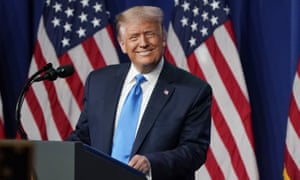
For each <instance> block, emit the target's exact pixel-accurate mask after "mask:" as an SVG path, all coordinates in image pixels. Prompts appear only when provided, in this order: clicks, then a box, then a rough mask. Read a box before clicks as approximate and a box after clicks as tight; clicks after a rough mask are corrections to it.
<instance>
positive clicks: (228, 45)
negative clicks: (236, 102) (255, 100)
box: [214, 26, 249, 102]
mask: <svg viewBox="0 0 300 180" xmlns="http://www.w3.org/2000/svg"><path fill="white" fill-rule="evenodd" d="M214 36H215V39H216V42H217V44H218V47H219V48H220V51H221V52H222V54H223V56H224V58H225V59H226V62H227V64H228V65H229V68H230V70H231V72H232V73H233V75H234V78H235V80H236V81H237V82H238V84H239V86H240V88H241V90H242V92H243V94H244V96H245V97H246V98H247V100H248V102H249V97H248V91H247V88H246V83H245V79H244V73H243V71H242V65H241V62H240V58H239V55H238V52H237V49H236V46H235V44H234V42H233V41H232V39H231V37H230V35H229V34H228V32H227V30H226V29H225V26H220V27H219V28H217V29H216V30H215V32H214Z"/></svg>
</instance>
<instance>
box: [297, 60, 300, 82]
mask: <svg viewBox="0 0 300 180" xmlns="http://www.w3.org/2000/svg"><path fill="white" fill-rule="evenodd" d="M296 75H297V76H298V77H299V78H300V59H299V60H298V66H297V73H296Z"/></svg>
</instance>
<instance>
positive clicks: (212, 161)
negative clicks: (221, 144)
mask: <svg viewBox="0 0 300 180" xmlns="http://www.w3.org/2000/svg"><path fill="white" fill-rule="evenodd" d="M205 166H206V169H207V171H208V173H209V175H210V177H211V179H218V180H223V179H224V180H225V177H224V173H223V172H222V170H221V168H220V166H219V164H218V162H217V161H216V158H215V156H214V155H213V152H212V151H211V148H209V149H208V152H207V159H206V162H205ZM200 179H201V178H200Z"/></svg>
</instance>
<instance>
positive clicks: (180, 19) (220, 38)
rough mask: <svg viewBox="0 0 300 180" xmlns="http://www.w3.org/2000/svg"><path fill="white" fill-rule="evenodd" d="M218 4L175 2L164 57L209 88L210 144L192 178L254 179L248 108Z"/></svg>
mask: <svg viewBox="0 0 300 180" xmlns="http://www.w3.org/2000/svg"><path fill="white" fill-rule="evenodd" d="M229 13H230V9H229V7H228V6H227V5H226V3H225V2H224V1H223V0H175V1H174V14H173V16H172V21H171V22H170V25H169V28H168V39H167V44H168V48H167V51H166V57H167V59H168V60H170V61H171V62H172V63H173V64H175V65H177V66H179V67H181V68H183V69H185V70H187V71H189V72H191V73H193V74H195V75H197V76H198V77H200V78H202V79H204V80H206V81H207V82H209V83H210V85H211V86H212V88H213V104H212V132H211V145H210V147H209V150H208V157H207V161H206V163H205V165H204V166H202V167H201V168H200V169H199V170H198V171H197V172H196V177H197V179H216V180H222V179H230V180H234V179H241V180H244V179H251V180H256V179H259V177H258V170H257V165H256V158H255V150H254V139H253V132H252V124H251V108H250V103H249V97H248V93H247V88H246V85H245V80H244V75H243V71H242V67H241V63H240V59H239V55H238V51H237V48H236V42H235V37H234V32H233V28H232V23H231V20H230V18H229Z"/></svg>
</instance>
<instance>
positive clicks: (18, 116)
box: [15, 63, 52, 139]
mask: <svg viewBox="0 0 300 180" xmlns="http://www.w3.org/2000/svg"><path fill="white" fill-rule="evenodd" d="M51 68H52V64H51V63H48V64H46V65H45V66H44V67H42V68H41V69H40V70H38V71H37V72H36V73H34V74H33V75H32V76H31V77H30V78H29V79H28V80H27V82H26V83H25V85H24V86H23V88H22V91H21V93H20V95H19V98H18V101H17V105H16V111H15V118H16V122H17V132H19V133H20V136H21V139H27V134H26V132H25V130H24V128H23V126H22V123H21V107H22V105H23V102H24V99H25V95H26V92H27V91H28V89H29V87H30V86H31V84H32V83H34V82H35V80H36V79H37V76H39V75H40V74H41V73H42V72H45V71H48V70H49V69H51Z"/></svg>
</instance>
